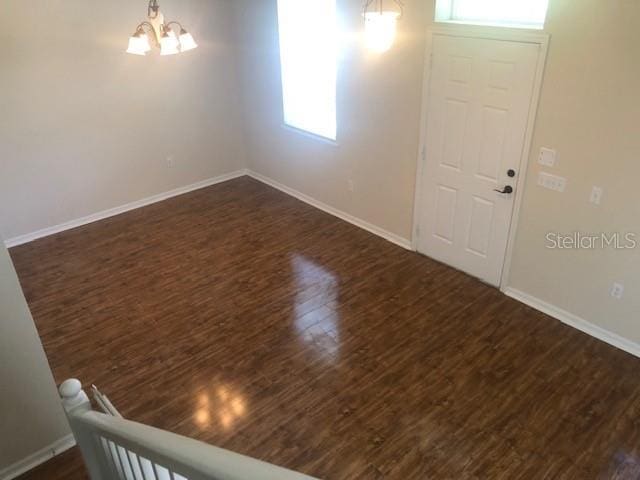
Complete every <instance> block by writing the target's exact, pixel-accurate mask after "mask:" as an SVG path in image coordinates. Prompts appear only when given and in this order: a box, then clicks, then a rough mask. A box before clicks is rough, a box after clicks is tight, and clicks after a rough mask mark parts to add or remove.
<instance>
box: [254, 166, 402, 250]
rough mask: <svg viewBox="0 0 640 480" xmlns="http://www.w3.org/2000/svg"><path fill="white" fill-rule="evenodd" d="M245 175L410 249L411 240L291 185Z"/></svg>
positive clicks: (261, 176) (256, 175)
mask: <svg viewBox="0 0 640 480" xmlns="http://www.w3.org/2000/svg"><path fill="white" fill-rule="evenodd" d="M247 175H249V176H250V177H252V178H255V179H256V180H258V181H260V182H262V183H265V184H267V185H269V186H271V187H273V188H276V189H278V190H280V191H281V192H284V193H286V194H288V195H291V196H292V197H295V198H297V199H298V200H301V201H303V202H304V203H308V204H309V205H311V206H312V207H316V208H318V209H320V210H322V211H324V212H327V213H329V214H331V215H333V216H334V217H338V218H340V219H342V220H344V221H345V222H349V223H351V224H353V225H355V226H356V227H360V228H362V229H363V230H366V231H368V232H370V233H373V234H374V235H377V236H379V237H382V238H384V239H385V240H388V241H390V242H391V243H395V244H396V245H399V246H401V247H402V248H406V249H407V250H412V248H411V240H408V239H406V238H403V237H401V236H400V235H396V234H395V233H391V232H389V231H387V230H384V229H383V228H380V227H378V226H376V225H373V224H371V223H369V222H366V221H364V220H362V219H360V218H358V217H354V216H353V215H350V214H348V213H346V212H343V211H342V210H338V209H337V208H334V207H332V206H331V205H327V204H326V203H323V202H320V201H319V200H316V199H315V198H313V197H310V196H309V195H305V194H304V193H302V192H299V191H297V190H294V189H293V188H291V187H287V186H286V185H283V184H282V183H280V182H277V181H275V180H273V179H272V178H269V177H267V176H265V175H262V174H261V173H258V172H254V171H253V170H247Z"/></svg>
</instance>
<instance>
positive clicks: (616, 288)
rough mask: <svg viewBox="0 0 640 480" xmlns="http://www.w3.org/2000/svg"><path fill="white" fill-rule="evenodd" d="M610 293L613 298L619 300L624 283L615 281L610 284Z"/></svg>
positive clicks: (622, 292)
mask: <svg viewBox="0 0 640 480" xmlns="http://www.w3.org/2000/svg"><path fill="white" fill-rule="evenodd" d="M610 293H611V296H612V297H613V298H615V299H616V300H620V299H621V298H622V295H623V294H624V285H623V284H621V283H618V282H615V283H614V284H613V285H612V286H611V292H610Z"/></svg>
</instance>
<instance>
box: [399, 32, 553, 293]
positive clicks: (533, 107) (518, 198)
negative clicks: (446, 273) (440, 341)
mask: <svg viewBox="0 0 640 480" xmlns="http://www.w3.org/2000/svg"><path fill="white" fill-rule="evenodd" d="M434 35H447V36H454V37H466V38H479V39H487V40H504V41H511V42H519V43H534V44H537V45H539V46H540V51H539V53H538V61H537V65H536V72H535V77H534V84H533V91H532V94H531V102H530V104H529V114H528V116H527V127H526V131H525V137H524V143H523V148H522V152H521V154H520V168H519V170H520V173H519V174H518V182H517V184H516V195H515V199H514V204H513V211H512V213H511V224H510V226H509V236H508V240H507V248H506V250H505V257H504V263H503V265H502V274H501V276H500V290H502V291H504V290H505V289H506V287H507V283H508V281H509V273H510V270H511V260H512V256H513V245H514V243H515V238H516V233H517V230H518V222H519V219H520V207H521V204H522V197H523V194H524V186H525V183H526V176H527V170H528V167H529V157H530V156H531V143H532V140H533V130H534V127H535V120H536V116H537V113H538V104H539V101H540V92H541V90H542V81H543V78H544V69H545V65H546V61H547V52H548V50H549V38H550V36H549V35H548V34H546V33H543V32H541V31H538V30H527V29H520V28H507V27H490V26H480V25H460V24H446V23H441V24H437V23H436V24H434V25H432V26H430V27H429V28H428V29H427V39H426V48H425V57H424V72H423V80H422V105H421V111H420V143H419V149H418V161H417V168H416V184H415V195H414V200H413V226H412V229H411V248H412V250H414V251H417V250H418V235H419V227H420V206H421V199H422V193H423V192H422V191H421V190H422V176H423V174H424V166H425V163H426V160H427V158H426V145H425V144H426V138H427V114H428V107H429V105H428V103H429V87H430V84H431V58H432V53H433V37H434Z"/></svg>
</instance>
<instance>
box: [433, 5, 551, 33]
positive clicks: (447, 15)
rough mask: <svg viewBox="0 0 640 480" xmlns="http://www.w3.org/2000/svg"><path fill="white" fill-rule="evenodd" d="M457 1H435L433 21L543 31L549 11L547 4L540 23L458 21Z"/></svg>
mask: <svg viewBox="0 0 640 480" xmlns="http://www.w3.org/2000/svg"><path fill="white" fill-rule="evenodd" d="M456 1H458V0H435V15H434V21H435V22H436V23H444V24H453V25H475V26H485V27H496V28H514V29H519V30H537V31H540V30H544V27H545V24H546V22H547V14H548V11H549V5H548V2H547V10H546V11H545V17H544V20H543V21H542V23H521V22H509V21H482V20H474V19H460V18H456V17H455V16H454V11H455V3H456Z"/></svg>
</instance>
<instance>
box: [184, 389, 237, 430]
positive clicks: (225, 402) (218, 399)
mask: <svg viewBox="0 0 640 480" xmlns="http://www.w3.org/2000/svg"><path fill="white" fill-rule="evenodd" d="M245 412H246V400H245V399H244V397H243V396H242V395H241V394H239V393H238V392H235V391H234V390H233V389H232V388H231V387H229V386H227V385H220V386H218V387H215V388H212V389H210V390H205V391H204V392H202V393H200V394H199V395H198V398H197V401H196V409H195V411H194V414H193V419H194V421H195V422H196V424H197V425H198V426H200V427H201V428H210V427H215V426H219V427H222V429H224V430H228V429H230V428H231V427H232V426H233V425H234V423H235V422H236V421H238V420H239V419H241V418H242V417H244V415H245Z"/></svg>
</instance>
